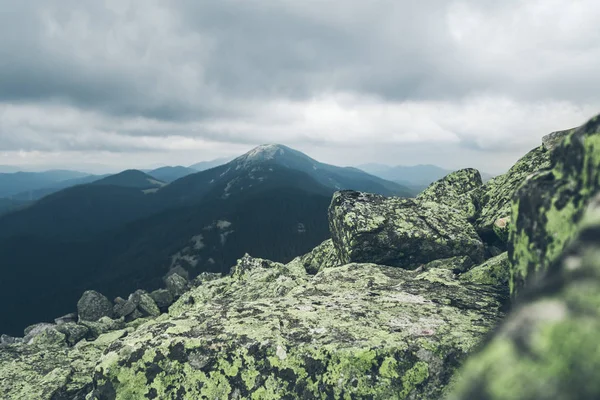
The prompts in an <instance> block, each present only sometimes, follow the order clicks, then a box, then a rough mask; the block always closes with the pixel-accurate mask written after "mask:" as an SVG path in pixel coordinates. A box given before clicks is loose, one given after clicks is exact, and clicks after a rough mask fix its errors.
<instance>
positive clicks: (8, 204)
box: [0, 198, 28, 215]
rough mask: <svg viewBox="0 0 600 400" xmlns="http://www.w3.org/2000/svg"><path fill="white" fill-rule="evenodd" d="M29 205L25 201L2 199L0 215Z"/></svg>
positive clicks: (0, 201)
mask: <svg viewBox="0 0 600 400" xmlns="http://www.w3.org/2000/svg"><path fill="white" fill-rule="evenodd" d="M27 204H28V203H27V202H25V201H19V200H14V199H3V198H0V215H2V214H6V213H9V212H11V211H14V210H16V209H18V208H19V207H23V206H25V205H27Z"/></svg>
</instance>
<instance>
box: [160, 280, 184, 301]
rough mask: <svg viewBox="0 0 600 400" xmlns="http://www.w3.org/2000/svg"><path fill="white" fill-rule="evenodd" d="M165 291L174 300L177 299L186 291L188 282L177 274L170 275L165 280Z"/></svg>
mask: <svg viewBox="0 0 600 400" xmlns="http://www.w3.org/2000/svg"><path fill="white" fill-rule="evenodd" d="M165 284H166V285H167V290H168V291H169V292H171V294H172V295H173V297H174V298H176V299H177V298H179V297H180V296H181V295H182V294H184V293H185V292H186V291H187V290H188V282H187V280H186V279H185V278H183V277H182V276H181V275H179V274H171V275H169V276H167V277H166V278H165Z"/></svg>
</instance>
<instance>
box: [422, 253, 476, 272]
mask: <svg viewBox="0 0 600 400" xmlns="http://www.w3.org/2000/svg"><path fill="white" fill-rule="evenodd" d="M472 266H473V260H471V257H469V256H458V257H450V258H445V259H442V260H435V261H432V262H430V263H427V264H426V265H424V266H423V267H422V270H424V271H429V270H430V269H433V268H441V269H449V270H451V271H452V272H454V273H455V274H458V273H461V272H466V271H468V270H469V269H470V268H471V267H472Z"/></svg>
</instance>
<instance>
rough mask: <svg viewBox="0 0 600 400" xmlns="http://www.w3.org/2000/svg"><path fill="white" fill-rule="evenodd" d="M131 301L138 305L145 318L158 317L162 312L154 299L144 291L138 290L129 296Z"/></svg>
mask: <svg viewBox="0 0 600 400" xmlns="http://www.w3.org/2000/svg"><path fill="white" fill-rule="evenodd" d="M129 301H130V302H132V303H133V304H135V305H136V307H137V309H138V310H140V312H141V314H142V316H143V317H158V316H159V315H160V310H159V309H158V306H157V305H156V303H155V302H154V299H152V297H151V296H150V295H149V294H148V293H146V291H144V290H136V291H135V293H132V294H131V295H130V296H129Z"/></svg>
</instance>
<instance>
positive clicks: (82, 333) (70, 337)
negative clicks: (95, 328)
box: [56, 322, 90, 346]
mask: <svg viewBox="0 0 600 400" xmlns="http://www.w3.org/2000/svg"><path fill="white" fill-rule="evenodd" d="M56 330H57V331H59V332H60V333H62V334H63V335H65V338H66V341H67V343H68V344H69V345H71V346H74V345H75V344H76V343H78V342H80V341H81V340H83V339H84V338H85V337H86V336H87V334H88V333H89V331H90V330H89V328H88V327H86V326H84V325H79V324H76V323H74V322H66V323H64V324H60V325H57V326H56Z"/></svg>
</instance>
